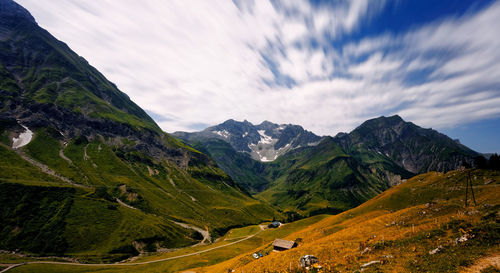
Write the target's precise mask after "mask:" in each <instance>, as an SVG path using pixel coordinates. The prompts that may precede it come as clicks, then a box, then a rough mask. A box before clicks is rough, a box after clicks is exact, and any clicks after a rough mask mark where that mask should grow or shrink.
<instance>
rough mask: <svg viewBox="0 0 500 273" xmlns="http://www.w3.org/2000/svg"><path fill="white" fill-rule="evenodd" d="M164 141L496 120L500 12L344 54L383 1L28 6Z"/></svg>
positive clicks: (368, 43)
mask: <svg viewBox="0 0 500 273" xmlns="http://www.w3.org/2000/svg"><path fill="white" fill-rule="evenodd" d="M18 2H19V3H20V4H22V5H23V6H25V7H26V8H28V10H29V11H30V12H31V13H32V14H33V15H34V17H35V18H36V19H37V21H38V22H39V24H40V25H41V26H42V27H45V28H47V29H48V30H49V31H50V32H51V33H53V34H54V35H55V36H56V37H57V38H59V39H61V40H63V41H65V42H67V43H68V44H69V46H70V47H71V48H73V49H74V50H75V51H76V52H78V53H79V54H81V55H82V56H84V57H85V58H86V59H87V60H89V62H90V63H91V64H93V65H94V66H96V67H97V68H98V69H99V70H100V71H102V72H103V73H104V74H105V76H107V77H108V78H109V79H110V80H111V81H113V82H115V83H116V84H117V85H118V87H119V88H120V89H121V90H122V91H124V92H126V93H127V94H128V95H129V96H130V97H131V98H132V99H133V100H134V101H135V102H137V103H138V104H139V105H140V106H141V107H143V108H145V109H146V110H148V111H149V112H150V113H154V116H155V119H156V120H157V122H158V123H159V124H160V125H161V126H162V128H163V129H164V130H166V131H168V132H172V131H175V130H188V131H190V130H198V129H201V128H200V127H202V126H205V125H206V124H216V123H219V122H222V121H224V120H226V119H228V118H234V119H239V120H243V119H248V120H250V121H252V122H260V121H262V120H265V119H267V120H271V121H274V122H280V123H296V124H301V125H303V126H305V127H306V128H307V129H310V130H313V131H314V132H316V133H318V134H335V133H336V132H338V131H348V130H350V129H352V128H353V127H354V126H356V125H357V124H359V122H361V121H363V120H365V119H367V118H371V117H375V116H379V115H389V114H396V113H398V114H400V115H402V116H403V117H404V118H406V119H409V120H411V121H414V122H415V123H417V124H421V125H423V126H428V127H434V128H444V127H449V126H454V125H456V124H459V123H464V122H471V121H476V120H480V119H485V118H491V117H498V116H500V107H498V105H499V102H500V50H498V48H500V36H498V35H497V32H498V30H497V28H498V23H497V20H495V19H496V18H499V17H500V3H499V2H495V3H494V4H493V5H491V6H489V7H487V8H485V9H484V10H481V11H479V12H476V13H474V14H466V15H463V16H461V17H449V18H443V19H441V20H439V21H437V22H429V23H427V24H426V25H421V26H418V27H415V28H413V29H412V30H410V31H408V32H407V33H402V34H397V35H396V34H392V33H390V32H388V33H384V34H380V35H378V36H373V37H365V38H364V39H361V40H360V41H357V42H354V43H350V44H345V43H344V38H345V37H348V36H349V35H350V34H351V33H353V32H356V31H357V30H359V28H360V27H361V26H362V23H363V22H365V23H366V22H369V21H370V20H373V19H374V18H376V16H377V14H378V13H379V12H380V11H381V10H382V9H383V8H384V5H385V4H386V2H385V1H368V0H353V1H338V2H335V4H334V5H331V4H329V5H326V4H320V5H312V4H310V3H309V2H306V1H273V2H267V1H234V2H231V1H216V0H214V1H168V2H167V1H154V0H148V1H135V0H134V1H133V0H120V1H112V0H107V1H90V2H89V1H86V2H85V3H83V2H80V1H67V0H51V1H39V0H19V1H18Z"/></svg>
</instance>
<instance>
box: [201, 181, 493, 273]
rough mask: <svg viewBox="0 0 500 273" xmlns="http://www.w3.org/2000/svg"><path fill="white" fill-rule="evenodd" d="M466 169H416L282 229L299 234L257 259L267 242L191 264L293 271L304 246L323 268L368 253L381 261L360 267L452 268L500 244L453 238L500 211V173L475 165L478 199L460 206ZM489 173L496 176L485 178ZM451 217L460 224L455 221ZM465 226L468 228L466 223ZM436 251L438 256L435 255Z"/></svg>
mask: <svg viewBox="0 0 500 273" xmlns="http://www.w3.org/2000/svg"><path fill="white" fill-rule="evenodd" d="M465 175H466V173H465V172H459V171H454V172H449V173H446V174H443V173H429V174H424V175H420V176H417V177H415V178H412V179H410V180H409V181H408V182H406V183H404V184H402V185H399V186H397V187H394V188H392V189H390V190H388V191H386V192H384V193H382V194H381V195H379V196H377V197H375V198H374V199H372V200H370V201H368V202H366V203H364V204H362V205H361V206H359V207H357V208H354V209H352V210H349V211H346V212H344V213H342V214H339V215H336V216H332V217H328V218H326V219H324V220H322V221H319V222H317V223H315V224H313V225H311V226H309V227H306V228H304V229H302V230H300V231H298V232H295V233H292V234H290V235H289V236H287V237H286V238H285V239H290V240H294V239H296V238H301V239H302V243H301V244H300V245H299V246H298V247H297V248H294V249H292V250H289V251H284V252H271V253H270V254H269V255H268V256H265V257H263V258H261V259H258V260H255V259H253V258H251V257H250V255H251V253H253V252H254V251H257V250H259V249H263V248H265V247H267V249H270V248H269V246H261V247H260V248H256V249H255V250H253V251H251V252H248V253H245V254H242V255H239V256H237V257H235V258H233V259H230V260H228V261H226V262H223V263H220V264H217V265H214V266H210V267H206V268H197V269H194V270H193V271H195V272H228V269H234V270H235V272H245V273H251V272H296V271H298V270H300V269H299V268H298V261H299V258H300V257H301V256H303V255H306V254H311V255H314V256H316V257H318V258H319V260H320V262H321V265H322V266H323V268H324V269H323V270H322V271H323V272H356V271H358V270H360V269H361V265H363V264H365V263H367V262H370V261H380V263H377V264H374V265H372V266H367V267H366V268H364V270H363V271H364V272H443V271H442V270H445V271H457V270H459V269H460V268H463V267H464V266H466V265H467V263H469V262H470V261H473V260H474V259H477V258H479V257H481V256H484V255H488V254H489V255H491V253H498V251H499V249H500V246H499V242H483V243H479V242H475V241H473V240H476V239H471V241H472V242H473V243H472V244H470V245H469V244H455V243H454V242H453V240H454V239H455V238H457V237H460V234H465V233H467V232H469V233H471V232H472V230H473V229H474V227H477V226H479V225H480V224H481V223H483V220H482V217H483V216H484V214H485V213H487V211H489V210H491V209H493V210H496V211H497V213H496V215H497V217H498V216H499V214H498V206H499V205H500V188H499V186H500V185H499V184H498V182H499V181H500V177H499V173H498V172H485V171H476V172H474V173H473V177H474V180H473V181H474V182H473V183H474V185H475V188H474V190H475V195H476V199H477V202H478V205H477V206H473V205H472V206H469V207H467V208H465V207H464V197H465V187H464V186H465V184H464V183H465V177H466V176H465ZM492 177H493V178H494V180H495V182H494V183H491V184H488V185H485V184H484V183H483V181H486V180H488V179H489V178H492ZM469 196H470V193H469ZM469 198H470V197H469ZM471 202H472V201H471V200H470V201H469V203H471ZM495 206H496V207H495ZM456 223H460V225H461V226H463V227H464V228H462V227H460V226H459V227H456V226H454V225H455V224H456ZM466 226H468V227H470V228H469V229H468V230H464V229H466V228H465V227H466ZM488 228H490V227H489V226H488V227H486V230H489V229H488ZM494 228H495V227H494ZM496 228H497V229H496V232H498V227H496ZM476 232H477V233H480V232H482V231H481V230H479V231H476ZM476 236H477V237H480V236H483V237H485V235H480V234H478V235H476ZM486 237H487V236H486ZM486 237H485V238H486ZM477 241H479V239H477ZM439 246H442V247H443V248H442V249H443V250H442V251H440V252H441V253H439V254H435V256H430V254H429V251H431V250H433V249H435V248H437V247H439ZM439 255H441V256H442V257H441V258H440V259H437V258H435V257H440V256H439ZM299 272H300V271H299Z"/></svg>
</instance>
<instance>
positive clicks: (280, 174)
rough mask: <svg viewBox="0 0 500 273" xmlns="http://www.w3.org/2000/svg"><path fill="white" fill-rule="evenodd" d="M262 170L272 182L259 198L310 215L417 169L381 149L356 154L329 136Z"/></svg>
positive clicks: (352, 201) (354, 200) (347, 204)
mask: <svg viewBox="0 0 500 273" xmlns="http://www.w3.org/2000/svg"><path fill="white" fill-rule="evenodd" d="M263 175H264V176H265V177H266V178H267V179H268V180H269V181H271V183H270V184H269V186H268V189H266V190H265V191H263V192H261V193H259V194H258V195H257V196H258V197H259V198H262V199H264V200H266V201H268V202H270V203H271V204H274V205H276V206H280V207H282V208H283V209H285V210H298V212H299V213H301V214H306V215H307V214H317V213H324V212H329V213H338V212H341V211H344V210H347V209H350V208H352V207H355V206H357V205H359V204H361V203H363V202H364V201H366V200H369V199H370V198H372V197H373V196H375V195H377V194H379V193H380V192H382V191H384V190H386V189H388V188H389V187H391V186H394V185H397V184H399V183H401V180H402V179H405V178H409V177H411V176H412V175H413V174H412V173H410V172H408V171H406V170H404V169H403V168H401V167H399V166H398V165H396V164H395V163H394V162H392V161H391V160H388V159H387V158H386V157H384V156H380V155H379V154H377V153H368V154H366V156H365V157H363V158H362V159H361V158H357V157H353V156H351V155H349V154H347V153H345V152H344V151H343V150H342V148H340V147H339V146H338V145H337V144H336V143H335V141H334V140H333V138H331V137H326V138H325V139H324V140H323V141H321V143H320V144H318V145H317V146H314V147H304V148H301V149H297V150H294V151H292V152H289V153H286V154H285V155H283V156H281V157H279V158H278V159H277V160H275V161H274V162H271V163H267V164H266V165H265V169H264V172H263Z"/></svg>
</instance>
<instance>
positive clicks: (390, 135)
mask: <svg viewBox="0 0 500 273" xmlns="http://www.w3.org/2000/svg"><path fill="white" fill-rule="evenodd" d="M481 160H484V162H483V161H481ZM488 164H489V165H488ZM484 166H490V167H484ZM472 167H475V169H473V168H472ZM483 167H484V168H483ZM499 177H500V173H499V170H498V156H497V155H492V156H491V158H490V159H489V161H488V160H486V159H485V158H484V157H482V155H481V154H480V153H478V152H475V151H473V150H471V149H469V148H468V147H466V146H464V145H462V144H460V142H459V141H456V140H453V139H451V138H449V137H448V136H446V135H444V134H442V133H439V132H437V131H436V130H433V129H425V128H422V127H419V126H418V125H415V124H413V123H412V122H408V121H405V120H403V119H402V118H401V117H400V116H398V115H393V116H389V117H385V116H381V117H378V118H373V119H370V120H367V121H365V122H364V123H362V124H360V125H359V126H358V127H357V128H355V129H354V130H352V131H351V132H349V133H338V134H337V135H335V136H318V135H316V134H314V133H313V132H310V131H307V130H305V129H304V128H303V127H302V126H300V125H292V124H275V123H272V122H270V121H264V122H262V123H261V124H258V125H254V124H252V123H250V122H249V121H246V120H245V121H242V122H240V121H235V120H233V119H229V120H227V121H225V122H223V123H221V124H219V125H215V126H211V127H208V128H206V129H204V130H202V131H200V132H175V133H173V134H168V133H166V132H164V131H163V130H162V129H161V128H160V127H159V125H158V124H157V123H156V122H155V121H154V120H153V119H152V118H151V117H150V116H149V115H148V114H147V113H146V111H144V110H143V109H141V108H140V107H139V106H138V105H137V104H135V103H134V102H133V101H132V100H131V99H130V98H129V97H128V96H127V95H126V94H125V93H123V92H121V91H120V90H119V89H118V88H117V86H116V85H115V84H113V83H112V82H110V81H109V80H107V79H106V77H105V76H104V75H103V74H101V73H100V72H99V71H97V69H95V68H94V67H92V66H91V65H90V64H89V63H88V62H87V61H86V60H85V59H84V58H83V57H81V56H79V55H78V54H77V53H75V52H73V51H72V50H71V49H70V48H69V47H68V46H67V45H66V44H65V43H64V42H61V41H59V40H57V39H56V38H55V37H53V36H52V35H51V34H50V33H49V32H47V31H46V30H44V29H42V28H41V27H40V26H39V25H38V24H37V22H36V21H35V19H34V18H33V17H32V15H31V14H30V13H29V12H28V11H27V10H26V9H25V8H23V7H22V6H20V5H19V4H17V3H15V2H14V1H12V0H0V271H1V272H4V271H9V272H10V271H12V272H95V271H99V272H117V271H119V272H181V271H183V270H190V271H185V272H234V271H230V270H232V269H234V268H237V269H239V270H240V271H238V272H262V271H263V270H264V272H283V271H285V270H287V266H288V265H289V270H288V271H287V272H306V271H304V270H305V269H303V268H297V267H296V266H295V265H296V264H297V260H298V259H299V258H300V257H301V256H302V255H305V254H315V255H317V256H318V257H320V258H321V259H323V261H324V263H323V265H324V267H323V269H324V271H325V270H327V269H325V268H328V270H330V268H333V267H334V266H337V268H342V270H344V271H349V272H352V271H355V272H357V271H356V270H358V269H360V268H361V267H360V263H361V261H362V262H363V263H364V262H369V261H368V258H370V259H371V258H373V259H375V258H376V257H378V256H381V255H384V257H386V258H384V259H381V260H380V261H379V262H377V263H376V264H377V266H380V267H376V268H375V270H379V269H380V271H373V272H381V271H384V270H387V271H391V270H392V271H394V272H401V271H400V270H401V269H402V268H411V271H412V272H420V271H426V272H427V271H430V272H452V271H456V270H458V268H459V267H460V266H466V265H469V264H470V263H472V261H474V260H476V259H479V258H482V257H488V255H489V254H491V253H498V250H499V249H498V240H500V237H499V236H500V229H499V214H498V208H499V206H500V204H499V203H498V202H499V200H500V196H499V191H498V189H497V190H495V188H497V187H498V181H499ZM465 181H467V183H469V181H474V182H470V183H475V185H474V186H472V185H471V187H470V190H471V191H472V190H473V189H474V190H475V191H476V196H474V195H473V198H474V203H476V197H477V200H478V203H479V205H478V204H475V206H474V207H473V208H471V207H468V208H466V209H465V210H464V209H463V207H462V202H463V201H464V200H463V194H462V193H463V192H464V187H463V183H464V182H465ZM467 185H469V184H467ZM465 189H467V186H466V187H465ZM466 192H467V191H466ZM466 194H468V192H467V193H466ZM472 194H474V193H472ZM467 198H469V197H468V195H466V197H465V202H466V205H467V201H468V199H467ZM469 199H470V198H469ZM470 202H472V201H470ZM471 206H472V205H471ZM424 214H425V215H424ZM452 218H453V219H452ZM279 222H281V223H279ZM271 223H272V224H271ZM276 223H278V224H277V226H278V227H279V228H272V227H273V224H276ZM415 227H416V231H415ZM381 230H383V231H381ZM410 231H411V232H410ZM375 234H382V236H386V237H382V238H387V239H388V240H387V242H385V241H384V240H385V239H381V242H380V237H379V238H377V239H375V238H376V235H375ZM427 234H428V235H427ZM459 235H461V236H466V235H467V236H469V237H467V236H466V237H464V238H466V239H467V240H469V239H470V240H472V238H474V236H475V238H476V239H475V241H474V240H473V242H474V243H471V244H470V248H467V249H466V250H468V249H470V251H469V252H467V251H464V250H463V249H465V248H464V247H462V246H465V247H469V245H467V244H469V243H465V241H464V242H459V241H453V240H455V237H457V236H459ZM426 236H427V237H426ZM276 238H288V239H295V243H298V247H297V248H296V249H294V250H290V251H288V252H286V254H285V255H281V254H280V253H281V252H272V249H273V245H272V242H273V240H275V239H276ZM432 238H436V240H437V241H436V242H439V246H437V245H434V242H433V241H431V239H432ZM459 238H461V237H459ZM453 242H455V243H453ZM410 243H411V244H414V245H415V247H413V248H412V246H410V245H409V244H410ZM295 245H296V244H295ZM361 246H363V249H361ZM364 246H366V247H367V248H366V249H368V250H366V249H365V248H364ZM459 246H460V247H462V248H459ZM435 247H438V248H439V249H438V250H437V251H442V252H443V253H447V251H449V253H453V255H452V254H450V256H449V257H450V258H449V260H448V261H447V263H446V265H442V260H446V259H444V255H445V254H443V253H441V254H443V255H441V254H438V255H441V256H432V257H430V255H431V254H427V253H429V251H428V249H429V248H435ZM358 248H360V249H359V251H358ZM457 249H458V250H457ZM452 250H453V251H454V252H451V251H452ZM360 251H361V252H360ZM389 251H392V252H391V253H395V252H398V251H402V252H401V253H405V255H407V256H405V257H396V258H394V257H393V256H391V257H392V258H388V257H389ZM313 252H315V253H313ZM358 252H359V253H358ZM386 252H387V253H386ZM262 253H264V255H263V254H262ZM360 253H361V254H360ZM436 253H437V252H436ZM470 253H473V254H470ZM252 254H253V255H254V256H251V255H252ZM259 254H260V256H259ZM268 254H269V255H268ZM280 255H281V256H280ZM432 255H433V254H432ZM255 256H257V257H255ZM394 256H397V255H396V254H394ZM408 257H409V258H408ZM421 257H424V258H423V259H421ZM429 257H430V258H429ZM436 257H438V258H436ZM439 257H441V259H439ZM495 257H498V255H497V256H495ZM427 258H428V259H427ZM388 259H394V260H393V261H395V262H393V263H392V264H390V265H389V267H387V268H385V269H384V268H382V267H381V266H382V264H383V263H384V262H386V261H387V260H388ZM292 263H293V267H292ZM339 265H340V267H339ZM327 266H328V267H327ZM330 266H331V267H330ZM316 269H318V268H316ZM316 269H314V270H316ZM427 269H428V270H427ZM266 270H267V271H266ZM307 270H309V269H307ZM361 271H363V269H361ZM325 272H334V271H333V269H332V270H330V271H325ZM491 272H493V271H491ZM495 272H497V271H495Z"/></svg>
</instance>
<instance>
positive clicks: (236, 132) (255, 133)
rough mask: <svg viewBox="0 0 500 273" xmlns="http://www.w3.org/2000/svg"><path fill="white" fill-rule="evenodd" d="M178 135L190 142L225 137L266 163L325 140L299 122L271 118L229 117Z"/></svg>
mask: <svg viewBox="0 0 500 273" xmlns="http://www.w3.org/2000/svg"><path fill="white" fill-rule="evenodd" d="M174 135H175V136H177V137H180V138H182V139H184V140H187V141H190V140H203V139H204V140H207V139H213V138H216V139H221V140H224V141H226V142H227V143H229V144H231V146H232V147H233V148H234V149H235V150H236V151H238V152H243V153H248V154H250V156H251V157H252V158H253V159H255V160H259V161H263V162H268V161H273V160H275V159H277V158H278V157H279V156H280V155H282V154H284V153H286V152H288V151H290V150H293V149H296V148H300V147H304V146H311V145H316V144H318V143H319V141H320V140H321V137H319V136H317V135H315V134H314V133H312V132H309V131H306V130H304V128H302V127H301V126H299V125H291V124H276V123H272V122H270V121H267V120H266V121H263V122H262V123H260V124H258V125H253V124H252V123H250V122H248V121H246V120H245V121H243V122H240V121H235V120H233V119H229V120H227V121H225V122H223V123H221V124H219V125H216V126H212V127H209V128H207V129H205V130H203V131H201V132H198V133H192V134H187V133H182V132H176V133H174Z"/></svg>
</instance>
